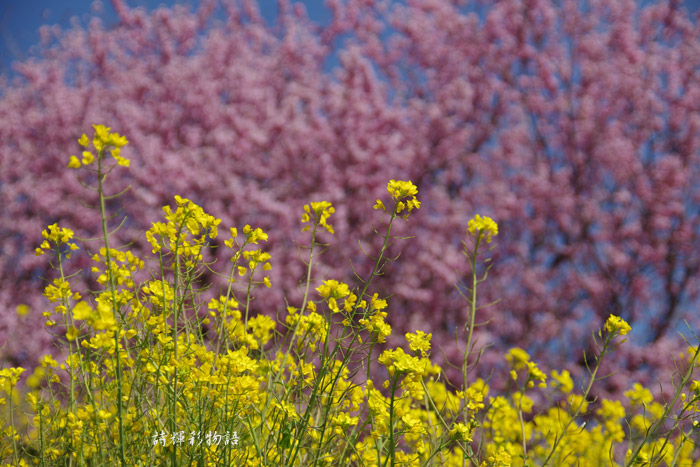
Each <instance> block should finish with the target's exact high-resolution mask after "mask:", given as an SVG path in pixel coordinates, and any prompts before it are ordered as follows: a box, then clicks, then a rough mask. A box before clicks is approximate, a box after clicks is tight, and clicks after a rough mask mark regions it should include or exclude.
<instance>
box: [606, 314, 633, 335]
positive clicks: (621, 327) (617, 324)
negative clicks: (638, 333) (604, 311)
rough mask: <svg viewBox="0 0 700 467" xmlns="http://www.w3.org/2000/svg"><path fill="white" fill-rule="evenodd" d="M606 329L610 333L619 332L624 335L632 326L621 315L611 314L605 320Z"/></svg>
mask: <svg viewBox="0 0 700 467" xmlns="http://www.w3.org/2000/svg"><path fill="white" fill-rule="evenodd" d="M605 330H606V331H608V332H609V333H610V334H614V333H618V334H619V335H621V336H624V335H626V334H627V333H629V332H630V331H631V330H632V328H631V327H630V325H629V324H627V323H626V322H625V320H623V319H622V318H620V317H619V316H615V315H610V317H609V318H608V320H607V321H606V322H605Z"/></svg>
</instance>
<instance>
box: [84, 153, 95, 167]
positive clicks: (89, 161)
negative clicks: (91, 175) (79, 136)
mask: <svg viewBox="0 0 700 467" xmlns="http://www.w3.org/2000/svg"><path fill="white" fill-rule="evenodd" d="M94 160H95V156H94V155H93V154H92V153H91V152H90V151H83V161H82V162H83V164H85V165H88V164H92V163H93V162H94Z"/></svg>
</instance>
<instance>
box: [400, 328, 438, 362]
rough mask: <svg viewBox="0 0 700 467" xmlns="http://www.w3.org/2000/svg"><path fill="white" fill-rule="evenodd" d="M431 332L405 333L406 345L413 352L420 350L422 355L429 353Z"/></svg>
mask: <svg viewBox="0 0 700 467" xmlns="http://www.w3.org/2000/svg"><path fill="white" fill-rule="evenodd" d="M432 337H433V335H432V334H427V335H426V334H425V333H424V332H423V331H416V333H415V334H411V333H406V340H407V341H408V347H409V348H410V349H411V350H413V351H414V352H416V353H418V352H420V353H421V355H422V356H423V357H426V356H427V355H428V354H429V353H430V338H432Z"/></svg>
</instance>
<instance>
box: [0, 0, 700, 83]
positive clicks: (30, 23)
mask: <svg viewBox="0 0 700 467" xmlns="http://www.w3.org/2000/svg"><path fill="white" fill-rule="evenodd" d="M258 1H259V4H260V5H261V10H262V12H263V14H264V15H265V16H266V17H267V18H268V19H272V18H274V16H275V15H276V11H277V8H276V5H277V1H276V0H258ZM297 1H298V0H297ZM641 1H642V3H649V2H651V1H653V0H641ZM127 3H128V4H129V5H131V6H143V7H145V8H147V9H149V10H152V9H155V8H157V7H158V6H159V5H173V4H176V3H184V4H190V5H196V4H197V3H198V1H196V0H127ZM301 3H304V4H305V5H306V9H307V12H308V13H309V16H311V18H312V19H313V20H315V21H318V22H321V23H324V22H326V21H328V19H329V17H330V16H329V13H328V11H327V10H326V8H325V6H324V2H323V0H301ZM684 4H685V5H686V7H687V8H689V9H691V10H693V11H697V10H698V6H700V0H685V2H684ZM91 14H96V15H98V16H100V17H102V18H103V20H104V21H105V22H106V23H107V24H109V23H111V22H115V21H116V18H115V14H114V10H113V9H112V5H111V2H110V1H109V0H97V1H96V2H95V1H94V0H0V74H8V73H9V72H10V69H11V63H12V61H14V60H17V59H20V60H21V59H25V58H27V57H29V56H30V48H31V46H32V45H34V44H36V43H37V42H38V39H39V35H38V29H39V26H41V25H42V24H59V25H61V26H63V27H65V28H67V27H69V25H70V19H71V18H72V17H75V16H77V17H80V18H87V17H89V16H90V15H91Z"/></svg>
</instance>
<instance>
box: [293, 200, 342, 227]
mask: <svg viewBox="0 0 700 467" xmlns="http://www.w3.org/2000/svg"><path fill="white" fill-rule="evenodd" d="M311 212H313V213H314V216H315V219H314V225H319V226H321V227H323V228H324V229H326V230H327V231H328V232H329V233H331V234H333V233H335V231H334V230H333V226H332V225H330V224H329V223H328V218H329V217H331V214H333V213H334V212H335V208H334V207H333V205H332V204H331V203H330V202H328V201H317V202H312V203H311V204H310V205H309V204H307V205H305V206H304V214H302V216H301V222H302V223H306V222H311ZM302 230H303V231H306V230H309V226H308V225H307V226H305V227H304V228H303V229H302Z"/></svg>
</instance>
